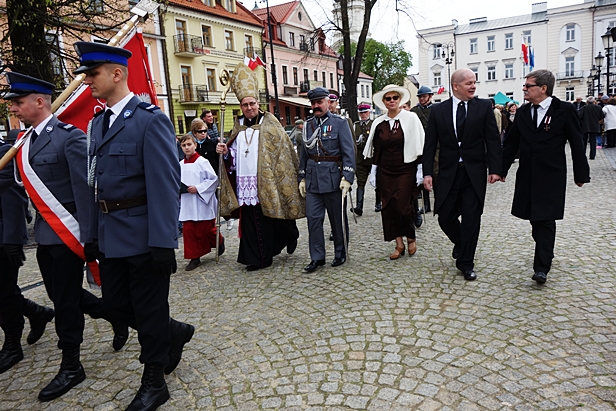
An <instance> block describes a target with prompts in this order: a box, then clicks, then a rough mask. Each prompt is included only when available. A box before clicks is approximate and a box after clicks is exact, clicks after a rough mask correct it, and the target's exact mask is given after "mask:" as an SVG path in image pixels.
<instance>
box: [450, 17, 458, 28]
mask: <svg viewBox="0 0 616 411" xmlns="http://www.w3.org/2000/svg"><path fill="white" fill-rule="evenodd" d="M451 24H452V25H453V26H454V27H458V20H456V19H451Z"/></svg>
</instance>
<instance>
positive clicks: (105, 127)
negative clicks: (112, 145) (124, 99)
mask: <svg viewBox="0 0 616 411" xmlns="http://www.w3.org/2000/svg"><path fill="white" fill-rule="evenodd" d="M112 114H113V111H111V110H109V109H107V110H105V116H104V117H103V137H105V134H107V131H109V119H110V118H111V115H112Z"/></svg>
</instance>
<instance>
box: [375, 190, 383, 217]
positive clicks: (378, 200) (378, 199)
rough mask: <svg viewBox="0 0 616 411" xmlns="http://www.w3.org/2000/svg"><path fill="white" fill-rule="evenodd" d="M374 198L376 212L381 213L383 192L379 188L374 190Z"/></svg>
mask: <svg viewBox="0 0 616 411" xmlns="http://www.w3.org/2000/svg"><path fill="white" fill-rule="evenodd" d="M374 197H375V198H374V211H375V212H376V213H379V212H380V211H381V210H382V209H383V206H382V204H381V191H380V190H379V189H378V188H375V189H374Z"/></svg>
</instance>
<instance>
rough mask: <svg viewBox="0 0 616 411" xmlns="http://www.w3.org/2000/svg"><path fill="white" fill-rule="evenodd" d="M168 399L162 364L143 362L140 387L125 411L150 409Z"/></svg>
mask: <svg viewBox="0 0 616 411" xmlns="http://www.w3.org/2000/svg"><path fill="white" fill-rule="evenodd" d="M168 399H169V389H167V383H166V382H165V376H164V374H163V366H162V365H154V364H145V366H144V368H143V376H142V377H141V387H139V391H137V395H135V398H133V401H131V403H130V405H129V406H128V408H127V409H126V411H150V410H155V409H157V408H158V407H159V406H161V405H163V404H164V403H166V402H167V400H168Z"/></svg>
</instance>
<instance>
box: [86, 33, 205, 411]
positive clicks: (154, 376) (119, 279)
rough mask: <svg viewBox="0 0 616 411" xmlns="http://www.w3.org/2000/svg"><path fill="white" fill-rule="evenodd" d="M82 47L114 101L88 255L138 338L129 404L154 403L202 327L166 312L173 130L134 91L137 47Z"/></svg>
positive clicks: (93, 76)
mask: <svg viewBox="0 0 616 411" xmlns="http://www.w3.org/2000/svg"><path fill="white" fill-rule="evenodd" d="M75 50H76V51H77V54H78V55H79V58H80V63H81V66H80V67H79V68H77V70H75V73H76V74H79V73H83V74H85V80H84V83H85V84H86V85H88V86H89V87H90V90H92V96H93V97H94V98H97V99H104V100H105V101H106V102H107V107H106V109H105V110H104V114H101V115H97V116H95V118H94V119H93V120H92V123H91V130H92V135H91V137H90V162H91V164H90V167H89V173H88V174H89V182H90V183H91V185H92V186H93V187H94V188H95V190H94V196H95V198H93V199H94V200H96V202H94V201H93V202H92V203H91V204H92V206H93V207H91V208H92V210H91V212H92V218H91V226H90V238H89V239H88V242H87V244H86V258H87V259H88V260H91V259H94V258H96V257H98V260H99V261H100V272H101V283H102V291H103V299H104V302H105V309H106V310H108V311H109V312H110V313H112V314H113V315H115V316H117V318H119V319H121V320H122V322H124V323H126V324H128V325H129V326H131V327H132V328H135V329H136V330H137V332H138V335H139V343H140V344H141V355H140V356H139V361H140V362H141V363H142V364H145V367H144V371H143V376H142V379H141V387H140V389H139V392H138V393H137V395H136V396H135V398H134V399H133V401H132V402H131V403H130V405H129V406H128V408H127V410H128V411H136V410H154V409H156V408H158V406H160V405H161V404H164V403H165V402H166V401H167V400H168V399H169V391H168V389H167V384H166V382H165V379H164V374H163V372H164V373H166V374H169V373H171V372H172V371H173V370H174V369H175V367H176V366H177V365H178V363H179V362H180V359H181V355H182V350H183V348H184V345H185V344H186V343H187V342H188V341H190V339H191V338H192V336H193V333H194V331H195V329H194V327H193V326H192V325H189V324H184V323H181V322H178V321H176V320H174V319H172V318H170V317H169V303H168V297H169V282H170V276H171V274H172V273H175V272H176V270H177V263H176V261H175V248H176V247H177V244H178V243H177V241H178V227H177V218H178V212H179V189H180V164H179V163H178V161H177V148H176V144H175V132H174V129H173V124H171V121H170V120H169V118H168V117H167V116H166V115H165V114H164V113H163V112H162V111H160V109H159V108H158V107H156V106H154V105H152V104H148V103H144V102H141V100H140V99H139V98H138V97H136V96H135V95H134V94H133V93H132V92H131V91H130V90H129V89H128V84H127V79H128V59H129V58H130V56H131V53H130V51H128V50H125V49H122V48H118V47H111V46H107V45H104V44H99V43H88V42H77V43H75ZM90 198H92V197H90Z"/></svg>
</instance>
